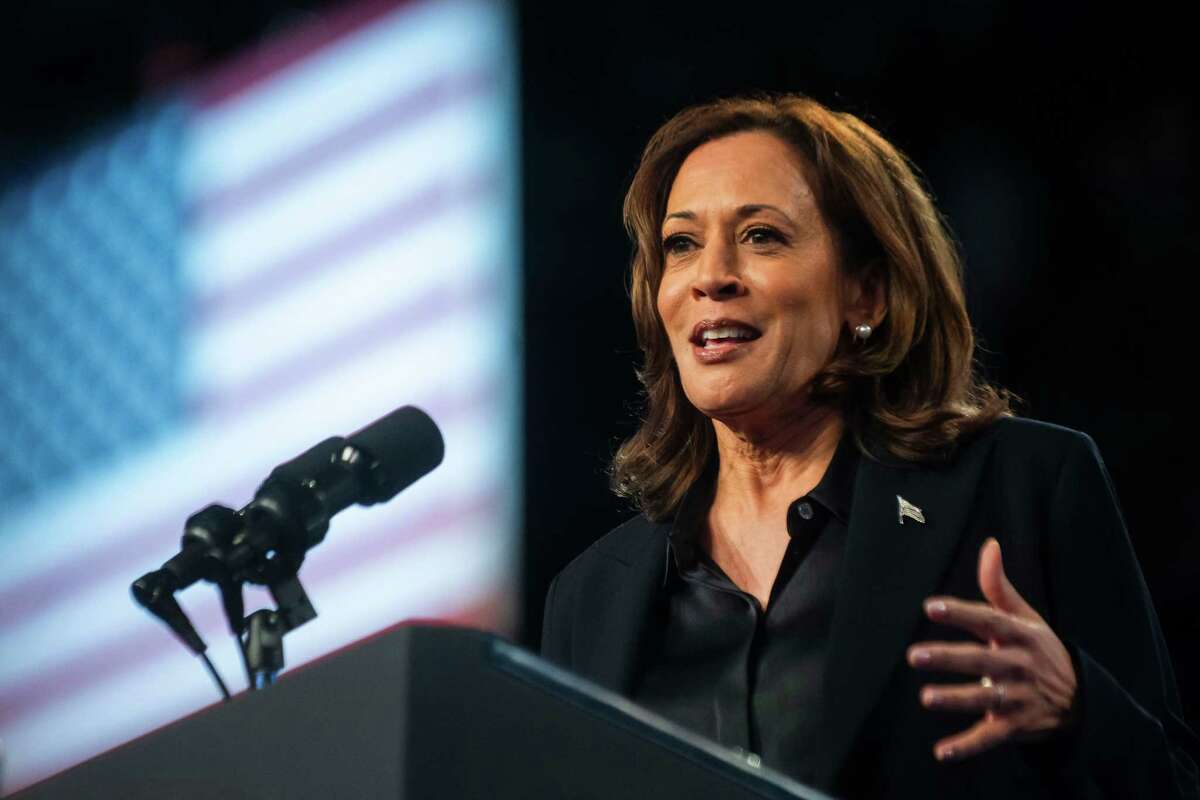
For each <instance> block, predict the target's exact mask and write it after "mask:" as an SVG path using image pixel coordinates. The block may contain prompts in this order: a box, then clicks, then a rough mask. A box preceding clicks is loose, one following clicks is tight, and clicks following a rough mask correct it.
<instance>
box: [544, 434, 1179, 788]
mask: <svg viewBox="0 0 1200 800" xmlns="http://www.w3.org/2000/svg"><path fill="white" fill-rule="evenodd" d="M897 495H900V496H902V497H904V498H905V499H906V500H908V501H910V502H912V503H913V504H915V505H916V506H918V507H920V509H921V510H922V511H923V513H924V517H925V523H924V524H918V523H916V522H914V521H913V520H911V519H906V520H905V522H904V524H900V519H899V514H898V508H897V506H898V504H897V499H896V498H897ZM669 531H670V523H669V522H666V523H658V524H656V523H653V522H650V521H649V520H647V519H646V518H645V517H641V516H639V517H636V518H634V519H631V520H629V521H628V522H626V523H625V524H624V525H621V526H620V527H618V528H616V529H615V530H613V531H611V532H610V533H609V534H607V535H606V536H604V537H603V538H602V539H600V540H599V541H597V542H596V543H595V544H594V545H592V546H591V547H590V548H589V549H588V550H587V551H586V552H584V553H583V554H582V555H580V556H579V557H578V558H576V559H575V560H574V561H573V562H572V563H571V564H570V565H568V566H567V568H566V569H564V570H563V571H562V572H561V573H560V574H559V575H558V577H556V578H555V579H554V582H553V583H552V584H551V586H550V590H549V593H548V595H547V598H546V610H545V626H544V630H543V637H542V652H543V655H544V656H545V657H547V658H548V659H550V660H552V661H554V662H556V663H559V664H561V665H563V666H565V667H567V668H568V669H571V670H573V671H575V672H576V673H578V674H580V675H582V676H584V677H586V678H590V679H592V680H594V681H596V682H597V683H599V684H601V685H603V686H606V687H608V688H610V689H613V690H615V691H617V692H621V693H623V694H626V695H628V694H629V693H630V692H631V691H632V689H633V686H634V682H635V681H636V680H637V678H638V676H639V674H640V670H641V668H642V661H641V659H642V658H643V657H644V656H645V654H646V650H647V648H648V646H649V644H650V642H652V641H653V636H652V634H653V631H652V630H651V627H652V621H653V620H655V619H656V618H657V616H656V615H657V611H658V609H659V605H658V604H659V603H660V602H661V601H662V599H663V597H662V588H663V576H664V570H665V569H666V557H667V549H666V543H667V534H668V532H669ZM989 536H994V537H996V538H997V539H998V540H999V541H1000V544H1001V546H1002V553H1003V557H1004V567H1005V570H1006V572H1007V574H1008V576H1009V579H1010V580H1011V581H1012V583H1013V585H1014V586H1015V587H1016V589H1017V590H1018V591H1019V592H1020V593H1021V595H1022V596H1023V597H1024V598H1025V599H1026V600H1027V601H1028V602H1029V603H1030V604H1031V605H1033V606H1034V607H1035V608H1036V609H1037V610H1038V612H1039V613H1041V614H1042V616H1043V617H1045V619H1046V620H1047V622H1048V623H1049V624H1050V625H1051V627H1052V628H1053V629H1054V631H1055V632H1056V633H1057V634H1058V636H1059V637H1060V638H1061V639H1062V640H1063V641H1064V643H1066V644H1067V646H1068V649H1070V650H1071V652H1072V656H1073V658H1074V659H1075V661H1076V672H1077V674H1078V679H1079V694H1078V701H1079V711H1080V714H1081V716H1080V717H1079V718H1078V723H1077V725H1076V726H1075V727H1074V729H1073V731H1072V733H1071V735H1069V736H1061V737H1058V738H1055V739H1052V740H1049V741H1046V742H1039V743H1020V744H1018V743H1006V744H1004V745H1001V746H1000V747H997V748H995V749H993V750H991V751H989V752H986V753H983V754H981V755H978V756H975V757H973V758H970V759H967V760H965V761H963V762H959V763H939V762H937V761H936V760H935V759H934V757H933V754H932V751H933V744H934V742H935V741H937V740H938V739H940V738H942V737H945V736H948V735H950V734H952V733H955V732H957V731H960V730H964V729H966V728H967V727H969V726H970V725H971V724H973V722H974V721H975V720H976V719H977V717H975V716H972V715H968V714H961V713H953V712H935V711H930V710H928V709H925V708H924V707H922V706H921V705H920V704H919V702H918V694H919V690H920V687H921V686H923V685H925V684H926V683H930V682H953V681H963V680H966V678H964V677H963V676H949V675H942V676H939V675H936V674H934V673H927V672H918V671H916V670H914V669H912V668H910V667H909V666H908V664H907V662H906V661H905V653H906V649H907V648H908V646H909V645H910V644H912V643H913V642H917V641H926V640H961V639H969V638H970V637H969V635H967V634H965V633H962V632H960V631H958V630H957V629H952V628H948V627H944V626H939V625H935V624H933V623H932V622H930V621H929V620H928V619H927V618H926V617H925V616H924V614H923V612H922V603H923V601H924V599H925V598H926V597H929V596H931V595H935V594H947V595H954V596H958V597H963V598H967V599H973V600H982V599H983V598H982V595H981V593H980V591H979V587H978V583H977V578H976V575H977V563H978V554H979V549H980V547H981V546H982V544H983V542H984V541H985V540H986V539H987V538H988V537H989ZM842 570H843V572H842V578H841V582H840V584H839V589H838V598H837V604H836V610H835V612H834V620H833V627H832V631H831V633H830V643H829V655H828V660H827V664H826V672H825V679H824V680H825V688H824V703H823V705H822V706H821V708H819V709H818V710H817V711H816V713H818V714H820V716H821V720H822V725H823V729H824V731H825V735H824V736H823V738H822V750H821V752H820V753H819V754H817V763H818V764H819V766H818V767H817V769H816V771H815V772H814V773H813V774H809V775H801V776H797V777H799V778H801V779H802V780H805V781H806V782H808V783H810V784H811V785H814V786H816V787H818V788H820V789H823V790H825V791H828V792H831V793H833V794H835V795H837V796H839V797H871V798H876V797H972V798H990V797H1022V798H1026V797H1030V798H1032V797H1055V798H1065V797H1096V798H1100V797H1104V798H1135V797H1139V798H1140V797H1144V798H1170V797H1200V787H1198V784H1197V777H1196V767H1195V762H1194V759H1195V758H1196V752H1197V748H1196V739H1195V737H1194V736H1193V735H1192V734H1191V732H1190V730H1189V729H1188V728H1187V726H1186V725H1185V724H1184V723H1183V721H1182V711H1181V707H1180V702H1179V697H1178V692H1177V689H1176V685H1175V679H1174V675H1173V673H1172V669H1171V665H1170V659H1169V657H1168V654H1167V648H1166V645H1165V643H1164V641H1163V637H1162V633H1161V631H1160V629H1159V625H1158V620H1157V618H1156V616H1155V613H1154V608H1153V606H1152V604H1151V601H1150V596H1149V594H1148V592H1147V590H1146V585H1145V583H1144V581H1143V579H1142V575H1141V571H1140V569H1139V568H1138V564H1137V560H1136V558H1135V556H1134V553H1133V550H1132V548H1131V546H1130V543H1129V537H1128V536H1127V534H1126V532H1125V525H1124V522H1123V521H1122V518H1121V513H1120V510H1119V508H1118V505H1117V501H1116V497H1115V496H1114V494H1113V490H1112V485H1111V483H1110V480H1109V477H1108V473H1107V471H1106V470H1105V468H1104V465H1103V463H1102V462H1101V460H1100V456H1099V453H1098V452H1097V450H1096V446H1095V444H1094V442H1093V441H1092V440H1091V439H1090V438H1089V437H1087V436H1086V435H1084V434H1081V433H1078V432H1076V431H1071V430H1068V429H1066V428H1060V427H1057V426H1053V425H1048V424H1045V423H1038V422H1033V421H1030V420H1023V419H1005V420H1001V421H1000V422H998V423H996V424H995V425H993V426H991V427H990V428H989V429H988V430H987V431H985V432H984V433H982V434H980V435H979V436H977V437H976V438H974V439H973V440H972V441H971V442H969V443H967V444H964V445H963V446H961V447H960V448H959V450H958V453H957V455H956V456H955V458H954V459H953V461H952V462H951V463H949V464H946V465H942V466H939V467H929V466H919V465H913V464H910V463H897V462H880V461H875V460H872V459H867V458H864V459H862V460H861V462H860V465H859V469H858V475H857V479H856V483H855V488H854V501H853V506H852V511H851V518H850V529H849V534H848V538H847V543H846V550H845V554H844V556H843V562H842ZM1189 751H1190V752H1189Z"/></svg>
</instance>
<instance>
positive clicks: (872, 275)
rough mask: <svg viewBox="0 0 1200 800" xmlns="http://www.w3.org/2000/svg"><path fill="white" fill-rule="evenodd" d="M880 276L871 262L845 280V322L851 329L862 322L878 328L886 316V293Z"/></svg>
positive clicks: (879, 270)
mask: <svg viewBox="0 0 1200 800" xmlns="http://www.w3.org/2000/svg"><path fill="white" fill-rule="evenodd" d="M882 276H883V271H882V270H881V269H880V268H879V266H878V265H877V264H875V263H873V262H872V263H871V264H867V265H866V266H864V267H863V268H862V269H861V270H859V271H858V275H856V276H855V277H852V278H849V279H848V280H847V287H846V288H847V297H846V322H847V323H849V325H850V328H851V329H853V328H854V327H855V326H856V325H861V324H862V323H864V322H865V323H867V324H868V325H870V326H871V327H872V328H878V327H879V324H880V323H881V322H883V318H884V317H885V316H887V291H886V290H885V288H884V285H883V280H882Z"/></svg>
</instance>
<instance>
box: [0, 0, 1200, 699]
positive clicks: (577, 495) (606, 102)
mask: <svg viewBox="0 0 1200 800" xmlns="http://www.w3.org/2000/svg"><path fill="white" fill-rule="evenodd" d="M332 5H334V4H332V3H330V2H321V1H320V0H306V1H304V2H296V0H292V1H291V2H285V0H236V1H235V0H204V1H201V0H186V2H171V3H156V2H149V0H142V1H141V2H132V0H42V1H41V2H38V3H10V4H7V5H6V7H5V10H4V12H3V19H4V24H3V25H2V26H0V82H2V94H0V112H2V113H3V119H2V120H0V122H2V124H0V181H4V180H7V179H11V178H13V177H15V176H18V175H21V174H24V173H26V172H28V171H30V170H32V169H34V168H36V166H37V165H38V164H39V163H41V162H42V161H43V160H44V159H46V158H48V157H49V156H50V155H51V154H52V153H53V152H54V150H55V148H56V147H58V146H61V145H63V144H66V143H69V142H71V141H73V140H74V139H76V138H78V137H79V136H81V135H83V134H85V133H86V131H88V130H89V129H91V128H93V127H95V126H97V125H100V124H102V123H103V122H104V121H105V120H106V119H109V118H110V117H112V116H113V115H117V114H120V113H121V112H122V111H124V110H127V109H129V108H130V107H131V106H132V105H133V104H134V103H135V102H136V101H137V100H138V99H139V98H141V97H143V96H145V95H147V94H148V93H152V92H154V91H157V90H160V89H163V88H166V87H169V86H171V85H173V84H174V83H176V82H178V81H180V80H184V79H186V78H187V77H188V76H190V75H193V74H195V73H196V72H197V71H198V70H202V69H203V68H204V66H205V65H207V64H210V63H212V62H214V61H216V60H219V59H220V58H221V57H223V56H225V55H227V54H229V53H231V52H234V51H236V50H238V49H240V48H243V47H246V46H252V45H253V44H254V43H255V42H256V41H260V40H262V39H263V38H265V37H268V36H270V35H271V34H272V33H274V32H277V31H279V30H282V29H286V28H288V27H290V26H292V25H295V24H304V23H305V22H306V21H307V20H311V19H314V18H317V17H319V15H320V14H321V13H322V11H323V10H325V9H327V8H329V7H331V6H332ZM1120 8H1121V9H1123V10H1121V11H1100V10H1098V9H1097V8H1096V7H1094V6H1084V5H1068V6H1064V5H1050V4H1047V5H1046V6H1043V5H1041V4H1037V5H1035V4H1033V3H1000V2H985V1H983V0H980V1H979V2H965V1H964V2H946V3H932V2H924V3H877V4H841V5H837V6H836V7H834V6H831V5H827V4H798V3H789V4H786V5H785V6H782V7H781V8H772V7H769V6H767V5H765V4H746V3H730V4H726V5H723V6H719V7H718V6H706V5H703V4H698V3H693V4H689V5H676V4H668V5H663V6H659V5H656V4H653V3H650V2H645V0H643V2H640V3H628V2H609V3H603V4H594V5H590V6H576V5H574V4H550V3H534V2H525V3H519V4H518V5H517V15H518V21H519V36H520V61H521V66H522V79H521V87H522V94H523V103H524V107H523V111H522V127H523V131H522V134H523V160H524V186H525V208H524V232H525V253H526V258H525V265H526V273H525V279H526V287H527V290H526V296H525V317H526V330H525V342H526V350H525V357H526V369H527V372H526V374H527V385H526V397H527V401H526V411H527V418H526V431H527V451H526V452H527V455H526V460H527V473H526V487H527V490H526V491H527V494H526V530H527V538H526V559H525V574H524V585H523V591H524V596H525V606H524V607H525V612H524V618H523V624H522V628H521V630H520V631H519V632H518V633H519V636H520V637H521V639H522V640H523V641H524V642H526V643H530V644H533V643H536V641H537V637H538V634H539V629H540V624H541V621H540V615H541V599H542V596H543V594H544V592H545V588H546V586H547V584H548V583H549V580H550V578H551V577H552V576H553V574H554V573H555V572H556V571H557V570H558V569H560V568H561V567H562V566H563V565H564V564H565V563H566V562H567V561H569V560H570V559H571V558H572V557H573V556H574V555H575V554H577V553H578V552H580V551H581V550H583V549H584V548H585V547H586V546H587V544H589V543H590V542H591V541H593V540H594V539H595V538H596V537H598V536H599V535H601V534H602V533H603V532H604V531H606V530H607V529H608V528H610V527H612V526H613V525H614V524H616V523H617V522H619V521H621V520H622V519H624V518H625V517H627V516H629V514H630V513H631V512H630V510H629V509H628V508H626V507H624V506H623V505H622V504H621V503H619V502H618V501H616V500H615V499H614V498H613V497H612V496H611V495H610V494H609V493H608V491H607V480H606V476H605V470H606V465H607V461H608V458H609V456H610V455H611V453H612V452H613V451H614V449H615V447H616V445H617V443H618V442H619V441H620V439H621V438H622V437H624V436H626V435H628V434H629V433H630V432H631V431H632V429H633V425H634V423H635V417H634V409H635V408H636V402H635V401H636V396H637V385H636V382H635V380H634V375H633V368H634V365H635V364H636V361H637V353H636V348H635V345H634V340H633V331H632V326H631V323H630V321H629V315H628V311H627V304H626V296H625V286H624V281H625V269H626V263H627V261H628V256H629V244H628V242H627V241H626V239H625V236H624V233H623V231H622V228H621V224H620V205H621V199H622V196H623V194H624V190H625V188H626V186H627V184H628V181H629V179H630V177H631V176H632V173H633V169H634V167H635V165H636V161H637V158H638V156H639V154H640V151H641V147H642V146H643V145H644V143H645V141H646V139H647V138H648V137H649V135H650V134H651V133H652V132H653V131H654V129H655V128H656V127H657V126H658V125H659V124H661V123H662V122H664V121H665V120H666V119H667V118H668V117H669V116H670V115H671V114H672V113H674V112H675V111H677V110H679V109H680V108H682V107H683V106H685V105H688V104H691V103H694V102H699V101H703V100H707V99H710V98H713V97H716V96H720V95H725V94H729V93H734V92H745V91H752V90H776V91H803V92H806V93H808V94H811V95H813V96H814V97H816V98H817V99H819V100H821V101H823V102H825V103H827V104H830V105H832V106H834V107H836V108H839V109H843V110H849V111H852V112H854V113H857V114H859V115H860V116H863V117H864V118H865V119H867V121H869V122H870V123H872V124H873V125H875V126H876V127H877V128H879V129H880V130H881V131H882V132H883V133H884V134H885V135H886V136H887V137H888V138H890V139H891V140H892V141H893V142H895V143H896V144H898V145H899V146H900V147H901V148H902V149H903V150H904V151H906V152H907V153H908V154H909V156H911V157H912V158H913V160H914V161H915V162H916V163H917V164H918V165H919V166H920V167H921V168H922V169H923V170H924V172H925V175H926V177H927V179H928V182H929V185H930V187H931V188H932V190H933V192H934V194H935V196H936V198H937V200H938V203H939V205H940V207H941V208H942V210H943V211H944V212H945V213H946V214H947V216H948V217H949V220H950V223H951V226H952V227H953V229H954V231H955V232H956V234H957V236H958V237H959V239H960V240H961V241H962V244H963V249H964V251H965V253H966V262H967V290H968V295H969V298H970V304H971V311H972V315H973V319H974V321H975V324H976V326H977V328H978V331H979V334H980V340H981V344H982V347H983V349H982V351H981V353H980V357H981V360H982V362H983V364H984V365H985V367H986V369H987V372H988V373H989V375H990V376H991V377H992V378H993V379H994V380H997V381H998V382H1000V383H1002V384H1003V385H1006V386H1008V387H1009V388H1011V389H1013V390H1014V391H1015V392H1017V394H1019V395H1020V396H1021V397H1022V398H1024V400H1025V404H1024V406H1023V407H1022V409H1021V410H1022V412H1023V413H1024V414H1025V415H1027V416H1031V417H1034V418H1037V419H1043V420H1048V421H1051V422H1056V423H1059V424H1062V425H1067V426H1070V427H1073V428H1078V429H1081V430H1084V431H1087V432H1088V433H1090V434H1091V435H1092V436H1093V437H1094V438H1095V439H1096V441H1097V442H1098V444H1099V445H1100V448H1101V452H1102V453H1103V454H1104V456H1105V459H1106V461H1107V464H1108V467H1109V469H1110V471H1111V473H1112V477H1113V480H1114V483H1115V484H1116V488H1117V491H1118V494H1119V495H1120V497H1121V500H1122V504H1123V506H1124V510H1125V513H1126V518H1127V522H1128V523H1129V528H1130V531H1131V535H1132V537H1133V540H1134V545H1135V548H1136V549H1137V552H1138V554H1139V556H1140V558H1141V561H1142V565H1143V568H1144V570H1145V574H1146V579H1147V582H1148V583H1149V585H1150V589H1151V592H1152V594H1153V596H1154V598H1155V601H1156V603H1157V605H1158V610H1159V614H1160V616H1161V619H1162V622H1163V627H1164V629H1165V631H1166V635H1167V640H1168V643H1169V645H1170V647H1171V651H1172V655H1173V656H1174V659H1175V663H1176V667H1177V672H1178V674H1179V683H1180V687H1181V690H1182V691H1183V694H1184V702H1185V705H1186V707H1187V709H1188V712H1189V715H1190V717H1191V719H1192V720H1193V721H1194V722H1195V721H1197V720H1200V615H1198V613H1197V611H1198V609H1200V535H1198V534H1197V528H1198V523H1200V489H1198V488H1197V486H1196V485H1195V482H1194V476H1195V474H1196V470H1195V469H1194V467H1193V462H1192V459H1193V458H1194V454H1195V452H1196V451H1195V444H1196V442H1195V438H1196V437H1195V436H1194V434H1193V427H1194V426H1193V422H1192V415H1193V413H1194V412H1193V403H1192V397H1191V393H1190V390H1189V386H1190V382H1191V377H1192V376H1191V372H1192V370H1193V368H1194V364H1195V358H1194V356H1193V353H1194V346H1193V339H1194V337H1195V335H1196V331H1195V330H1194V329H1193V325H1194V324H1195V320H1196V311H1195V309H1194V300H1195V297H1196V293H1195V289H1196V287H1197V284H1198V282H1197V280H1196V279H1195V277H1194V272H1195V268H1196V263H1197V258H1196V256H1197V250H1198V249H1200V248H1198V246H1197V244H1196V239H1195V236H1194V231H1193V227H1194V221H1195V209H1196V208H1197V188H1196V187H1197V183H1196V178H1197V156H1198V150H1200V145H1198V142H1200V137H1198V136H1197V133H1198V131H1197V123H1196V110H1197V109H1196V97H1195V96H1194V93H1193V92H1192V91H1191V89H1190V86H1191V81H1190V79H1188V78H1187V77H1186V75H1189V74H1191V69H1189V68H1188V67H1194V64H1189V63H1188V59H1189V57H1190V55H1191V53H1192V51H1193V50H1194V49H1195V47H1196V45H1195V43H1194V42H1193V41H1192V39H1191V36H1190V34H1189V32H1188V29H1187V26H1185V25H1184V24H1183V23H1182V20H1178V19H1175V18H1173V17H1172V16H1171V14H1170V13H1169V12H1167V11H1166V10H1165V9H1161V8H1157V7H1155V6H1152V5H1148V4H1136V5H1124V6H1121V7H1120ZM1087 568H1088V565H1087V564H1086V563H1081V564H1080V565H1079V569H1087Z"/></svg>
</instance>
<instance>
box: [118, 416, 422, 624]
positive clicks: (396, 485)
mask: <svg viewBox="0 0 1200 800" xmlns="http://www.w3.org/2000/svg"><path fill="white" fill-rule="evenodd" d="M444 452H445V443H444V442H443V440H442V434H441V431H439V430H438V427H437V425H436V424H435V423H434V421H433V420H432V419H431V418H430V417H429V415H428V414H426V413H425V412H424V411H421V410H420V409H418V408H415V407H413V406H404V407H402V408H399V409H396V410H395V411H393V412H391V413H390V414H388V415H387V416H385V417H382V418H380V419H378V420H376V421H375V422H372V423H371V424H370V425H368V426H366V427H365V428H363V429H362V430H360V431H358V432H356V433H353V434H351V435H350V436H348V437H346V438H342V437H340V436H334V437H331V438H329V439H326V440H325V441H323V442H321V443H320V444H318V445H316V446H314V447H312V448H309V449H308V450H306V451H305V452H303V453H301V454H300V455H299V456H297V457H296V458H294V459H292V460H291V461H288V462H285V463H283V464H280V465H279V466H278V467H276V468H275V469H274V470H272V471H271V474H270V475H269V476H267V479H266V480H265V481H263V483H262V485H261V486H259V488H258V491H256V492H255V494H254V499H253V500H251V501H250V503H248V504H247V505H246V506H245V507H244V508H242V509H241V510H240V511H237V512H236V513H235V512H233V511H231V510H230V509H226V508H224V507H222V506H208V507H207V508H205V509H204V510H202V511H201V512H199V513H197V514H195V515H193V516H192V517H190V518H189V519H188V524H187V530H186V532H185V533H184V537H183V542H182V548H181V550H180V553H179V554H178V555H177V556H175V557H174V558H172V559H170V560H169V561H167V562H166V563H165V564H163V566H162V568H161V569H159V570H156V571H154V572H150V573H147V574H146V575H143V576H142V577H141V578H139V579H138V581H137V582H135V584H134V587H135V589H134V596H135V598H136V599H137V600H138V602H139V603H141V604H142V605H145V606H146V607H147V608H149V609H150V610H151V611H153V612H154V613H156V614H158V615H159V616H163V614H162V613H161V612H162V611H163V610H165V609H163V608H162V606H161V604H159V607H158V608H155V607H154V606H152V605H151V604H150V603H148V602H147V600H148V598H151V597H158V596H160V595H161V593H162V592H163V591H165V592H167V593H174V592H177V591H180V590H182V589H184V588H186V587H188V586H190V585H191V584H193V583H195V582H196V581H197V580H200V579H201V578H205V579H208V580H212V581H214V582H216V581H234V582H244V581H251V582H253V583H260V584H272V583H275V582H277V581H279V580H281V579H283V578H286V577H288V576H290V575H295V574H296V572H297V571H298V570H299V568H300V564H301V562H303V560H304V556H305V554H306V553H307V551H308V550H309V549H311V548H312V547H315V546H316V545H318V544H320V543H321V541H323V540H324V538H325V534H326V532H327V531H328V530H329V520H330V519H331V518H332V517H333V516H334V515H335V514H337V513H338V512H340V511H342V510H344V509H345V508H347V507H349V506H351V505H354V504H356V503H357V504H359V505H364V506H368V505H373V504H375V503H382V502H386V501H388V500H390V499H392V498H393V497H395V496H396V494H397V493H399V492H400V491H401V490H403V489H404V488H406V487H408V486H409V485H411V484H412V483H414V482H415V481H416V480H417V479H418V478H421V477H422V476H424V475H425V474H427V473H429V472H430V471H432V470H433V468H434V467H436V466H437V465H438V464H440V463H441V462H442V456H443V454H444ZM164 619H165V617H164ZM168 622H170V621H169V620H168ZM173 627H174V626H173Z"/></svg>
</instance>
